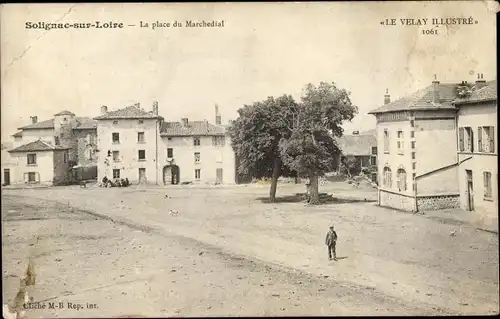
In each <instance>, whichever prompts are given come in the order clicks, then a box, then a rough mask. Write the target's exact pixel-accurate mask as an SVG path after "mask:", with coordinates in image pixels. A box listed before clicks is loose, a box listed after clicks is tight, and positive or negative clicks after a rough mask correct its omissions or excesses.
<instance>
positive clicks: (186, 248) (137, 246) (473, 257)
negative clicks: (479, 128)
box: [2, 183, 499, 318]
mask: <svg viewBox="0 0 500 319" xmlns="http://www.w3.org/2000/svg"><path fill="white" fill-rule="evenodd" d="M333 184H336V183H333ZM339 185H340V184H339ZM331 187H332V189H327V187H324V188H323V189H322V191H329V192H333V193H334V194H338V195H339V197H342V198H344V200H339V201H338V202H337V203H334V204H329V205H321V206H314V207H306V206H305V205H304V204H303V203H278V204H266V203H263V202H262V201H261V200H259V198H261V197H265V196H266V195H267V193H268V188H267V186H261V187H258V186H251V187H233V188H231V187H228V188H224V187H220V188H217V187H206V188H204V187H168V188H161V187H152V188H148V187H140V186H132V187H128V188H112V189H100V188H92V187H91V188H87V189H84V188H80V187H56V188H46V189H31V190H9V191H3V193H2V228H3V229H2V230H3V231H2V236H3V238H2V243H3V280H4V282H3V284H4V285H3V287H4V288H3V297H4V302H5V301H8V300H10V299H12V298H13V297H14V295H15V293H16V291H17V288H18V286H19V276H20V275H21V274H22V272H23V271H24V270H25V267H26V265H27V259H28V257H29V256H31V257H34V258H35V262H36V270H37V283H36V286H35V287H34V289H33V291H32V295H33V296H34V299H35V301H40V304H45V305H46V306H47V307H48V304H49V302H55V304H59V302H62V304H63V305H64V307H63V308H62V309H36V310H30V311H29V312H28V317H29V318H41V317H73V318H75V317H96V316H98V317H112V316H120V315H134V316H139V315H141V316H228V315H231V316H304V315H309V316H310V315H320V316H321V315H325V316H326V315H332V316H333V315H443V314H497V313H498V312H499V286H498V283H499V278H498V270H499V265H498V234H493V233H489V232H484V231H480V230H477V229H475V228H472V227H468V226H457V225H451V224H446V223H442V222H440V221H439V220H432V219H426V218H423V217H422V216H418V215H413V214H408V213H402V212H398V211H394V210H389V209H385V208H381V207H377V206H375V205H374V203H372V202H370V201H371V200H374V199H375V198H376V194H375V193H374V191H373V190H372V189H368V188H367V189H354V188H352V186H349V187H345V185H344V186H342V187H338V186H335V185H334V186H331ZM299 191H303V188H299V187H298V186H297V185H280V188H279V194H278V195H279V196H286V195H291V194H294V193H295V192H299ZM165 195H167V196H168V198H167V197H166V196H165ZM345 198H358V199H361V201H354V200H345ZM365 199H366V201H365ZM169 210H177V211H178V214H177V215H172V214H169ZM330 224H334V225H335V228H336V230H337V233H338V235H339V242H338V245H337V255H338V256H339V261H337V262H335V261H331V262H330V261H328V259H327V250H326V247H325V246H324V237H325V234H326V231H327V230H328V225H330ZM37 238H38V239H37ZM68 303H72V304H73V305H81V307H82V309H80V310H77V309H69V308H68Z"/></svg>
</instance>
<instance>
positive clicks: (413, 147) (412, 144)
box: [411, 141, 415, 149]
mask: <svg viewBox="0 0 500 319" xmlns="http://www.w3.org/2000/svg"><path fill="white" fill-rule="evenodd" d="M411 148H412V149H415V141H413V142H411Z"/></svg>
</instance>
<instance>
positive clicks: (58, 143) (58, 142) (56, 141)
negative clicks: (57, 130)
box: [54, 136, 61, 145]
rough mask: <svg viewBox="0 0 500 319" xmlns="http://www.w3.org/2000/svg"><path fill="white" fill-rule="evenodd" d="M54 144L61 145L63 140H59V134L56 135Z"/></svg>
mask: <svg viewBox="0 0 500 319" xmlns="http://www.w3.org/2000/svg"><path fill="white" fill-rule="evenodd" d="M54 144H55V145H61V142H60V141H59V136H54Z"/></svg>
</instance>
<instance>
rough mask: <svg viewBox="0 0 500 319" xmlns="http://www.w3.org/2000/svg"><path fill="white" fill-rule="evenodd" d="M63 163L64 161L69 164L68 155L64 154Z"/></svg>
mask: <svg viewBox="0 0 500 319" xmlns="http://www.w3.org/2000/svg"><path fill="white" fill-rule="evenodd" d="M63 161H64V163H67V162H68V153H64V154H63Z"/></svg>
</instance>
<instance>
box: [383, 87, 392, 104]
mask: <svg viewBox="0 0 500 319" xmlns="http://www.w3.org/2000/svg"><path fill="white" fill-rule="evenodd" d="M389 103H391V96H390V95H389V89H385V95H384V104H389Z"/></svg>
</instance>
